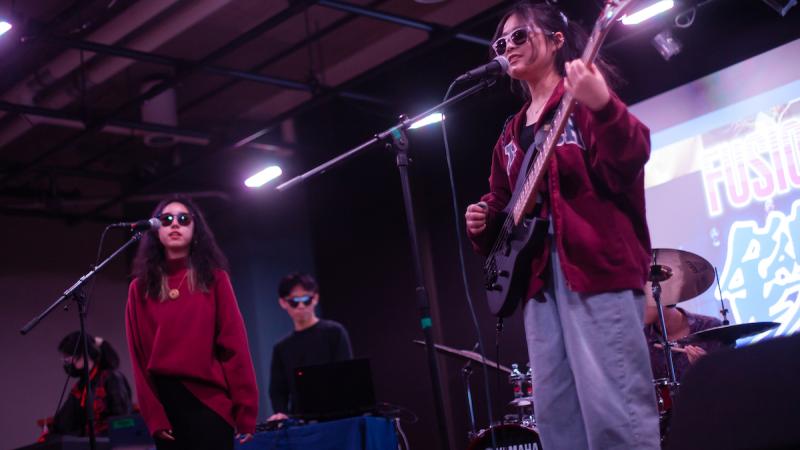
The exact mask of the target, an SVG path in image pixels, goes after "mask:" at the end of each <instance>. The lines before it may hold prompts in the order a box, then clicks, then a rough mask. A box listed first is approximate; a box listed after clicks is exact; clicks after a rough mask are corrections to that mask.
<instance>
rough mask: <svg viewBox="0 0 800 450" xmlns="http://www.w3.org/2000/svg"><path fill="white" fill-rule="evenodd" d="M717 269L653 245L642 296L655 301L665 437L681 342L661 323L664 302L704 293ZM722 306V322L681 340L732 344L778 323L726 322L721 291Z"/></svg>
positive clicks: (659, 400) (690, 255)
mask: <svg viewBox="0 0 800 450" xmlns="http://www.w3.org/2000/svg"><path fill="white" fill-rule="evenodd" d="M715 275H716V270H715V269H714V267H713V266H712V265H711V264H710V263H709V262H708V261H706V260H705V259H704V258H702V257H700V256H698V255H695V254H694V253H690V252H687V251H685V250H674V249H659V248H657V249H653V260H652V264H651V265H650V272H649V274H648V277H647V278H648V280H647V284H646V286H645V296H646V297H647V299H648V300H652V301H653V302H655V305H656V307H657V311H658V321H659V324H660V328H661V336H660V341H661V342H660V344H657V345H659V347H661V348H663V350H664V359H665V360H666V365H667V374H668V378H661V379H656V380H653V386H654V388H655V391H656V400H657V403H658V412H659V416H660V422H661V438H662V440H664V439H665V438H666V435H667V433H668V432H669V420H670V414H671V411H672V402H673V398H674V397H675V395H676V393H677V391H678V388H679V387H680V383H679V381H678V380H677V378H676V376H675V365H674V364H673V361H672V352H673V351H681V350H682V349H681V348H680V346H679V345H678V344H677V343H676V342H674V341H670V339H669V335H668V334H667V327H666V324H665V323H664V310H663V307H664V306H671V305H676V304H678V303H680V302H684V301H686V300H691V299H693V298H695V297H697V296H699V295H700V294H702V293H704V292H705V291H706V290H708V288H709V287H711V284H713V283H714V279H715ZM720 302H722V308H721V309H720V313H721V314H722V323H723V325H722V326H719V327H714V328H709V329H706V330H701V331H698V332H696V333H692V334H690V335H688V336H686V337H685V338H682V339H681V342H682V343H684V344H690V343H697V342H705V341H716V342H720V343H722V344H723V345H727V346H731V347H733V346H735V345H736V341H737V340H738V339H741V338H745V337H748V336H753V335H756V334H759V333H762V332H764V331H767V330H770V329H772V328H775V327H777V326H778V325H780V324H779V323H777V322H752V323H742V324H736V325H728V323H729V322H728V310H727V309H726V308H725V304H724V299H723V298H722V293H721V292H720Z"/></svg>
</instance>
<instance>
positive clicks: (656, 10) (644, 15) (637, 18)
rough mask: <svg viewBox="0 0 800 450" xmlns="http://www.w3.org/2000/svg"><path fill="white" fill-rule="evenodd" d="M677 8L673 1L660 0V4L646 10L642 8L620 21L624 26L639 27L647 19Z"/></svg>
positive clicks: (624, 16)
mask: <svg viewBox="0 0 800 450" xmlns="http://www.w3.org/2000/svg"><path fill="white" fill-rule="evenodd" d="M673 6H675V2H674V1H673V0H660V1H658V2H655V3H652V4H651V5H650V6H647V7H646V8H642V9H640V10H638V11H636V12H635V13H633V14H631V15H630V16H629V15H627V14H625V15H623V16H622V18H621V19H620V20H621V21H622V23H623V24H625V25H637V24H640V23H642V22H644V21H645V20H647V19H650V18H652V17H655V16H657V15H659V14H661V13H663V12H664V11H669V10H670V9H672V7H673Z"/></svg>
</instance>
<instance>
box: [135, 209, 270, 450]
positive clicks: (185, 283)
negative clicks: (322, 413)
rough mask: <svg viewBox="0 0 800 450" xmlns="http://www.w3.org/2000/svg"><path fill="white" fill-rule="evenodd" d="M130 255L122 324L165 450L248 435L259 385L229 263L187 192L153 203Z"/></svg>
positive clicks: (225, 443)
mask: <svg viewBox="0 0 800 450" xmlns="http://www.w3.org/2000/svg"><path fill="white" fill-rule="evenodd" d="M153 216H156V217H158V218H159V219H160V220H161V227H160V228H158V229H157V230H150V231H147V232H145V235H144V237H143V238H142V241H141V243H140V244H139V249H138V252H137V254H136V259H135V261H134V275H135V279H134V280H133V281H132V282H131V284H130V288H129V291H128V305H127V310H126V314H125V324H126V329H127V334H128V349H129V351H130V354H131V362H132V364H133V372H134V378H135V381H136V391H137V397H138V400H139V407H140V409H141V413H142V416H143V418H144V421H145V423H146V424H147V426H148V428H149V430H150V432H151V433H152V434H153V436H154V437H155V440H156V447H157V448H158V449H159V450H171V449H182V450H203V449H208V450H225V449H229V450H230V449H233V446H234V432H237V433H238V437H239V440H240V442H246V441H249V440H250V439H252V437H253V433H254V432H255V426H256V415H257V412H258V388H257V387H256V377H255V371H254V370H253V362H252V360H251V357H250V349H249V346H248V342H247V333H246V331H245V327H244V321H243V319H242V315H241V313H240V311H239V307H238V305H237V302H236V296H235V295H234V292H233V287H232V286H231V281H230V278H229V276H228V272H227V271H226V266H227V262H226V259H225V256H224V255H223V254H222V252H221V251H220V249H219V247H218V246H217V243H216V241H215V239H214V235H213V233H212V232H211V229H210V228H209V227H208V225H207V224H206V221H205V219H204V218H203V214H202V213H201V211H200V209H198V207H197V206H196V205H195V204H194V203H193V202H192V201H191V200H189V199H188V198H185V197H179V196H175V197H170V198H167V199H164V200H163V201H161V203H159V204H158V206H156V208H155V211H154V212H153Z"/></svg>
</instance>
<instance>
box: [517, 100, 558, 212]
mask: <svg viewBox="0 0 800 450" xmlns="http://www.w3.org/2000/svg"><path fill="white" fill-rule="evenodd" d="M557 109H558V108H555V109H552V110H550V113H549V114H548V115H547V117H545V118H544V121H543V122H544V125H542V126H541V127H539V129H538V130H536V134H535V135H534V137H533V142H532V143H531V145H530V147H528V151H526V152H525V159H523V160H522V166H520V168H519V175H517V182H516V183H515V184H514V191H513V192H514V193H516V192H519V190H520V189H522V185H523V184H524V183H525V180H526V179H527V178H528V172H530V166H531V163H533V159H534V156H535V155H538V154H539V150H540V147H541V145H542V143H543V142H544V140H545V138H546V137H547V133H548V132H549V131H550V128H551V127H552V126H553V124H552V120H551V119H552V118H553V116H554V115H555V112H556V110H557ZM536 197H537V200H536V201H537V203H538V202H539V193H538V192H537V193H536Z"/></svg>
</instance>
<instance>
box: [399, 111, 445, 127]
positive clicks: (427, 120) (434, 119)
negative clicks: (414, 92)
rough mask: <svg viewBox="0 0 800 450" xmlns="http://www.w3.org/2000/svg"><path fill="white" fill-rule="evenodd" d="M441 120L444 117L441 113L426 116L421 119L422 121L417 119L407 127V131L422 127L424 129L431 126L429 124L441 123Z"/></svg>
mask: <svg viewBox="0 0 800 450" xmlns="http://www.w3.org/2000/svg"><path fill="white" fill-rule="evenodd" d="M442 120H444V115H443V114H442V113H433V114H428V115H427V116H425V117H423V118H422V119H419V120H418V121H416V122H414V123H412V124H411V126H410V127H408V129H409V130H416V129H417V128H422V127H424V126H426V125H431V124H434V123H438V122H441V121H442Z"/></svg>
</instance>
